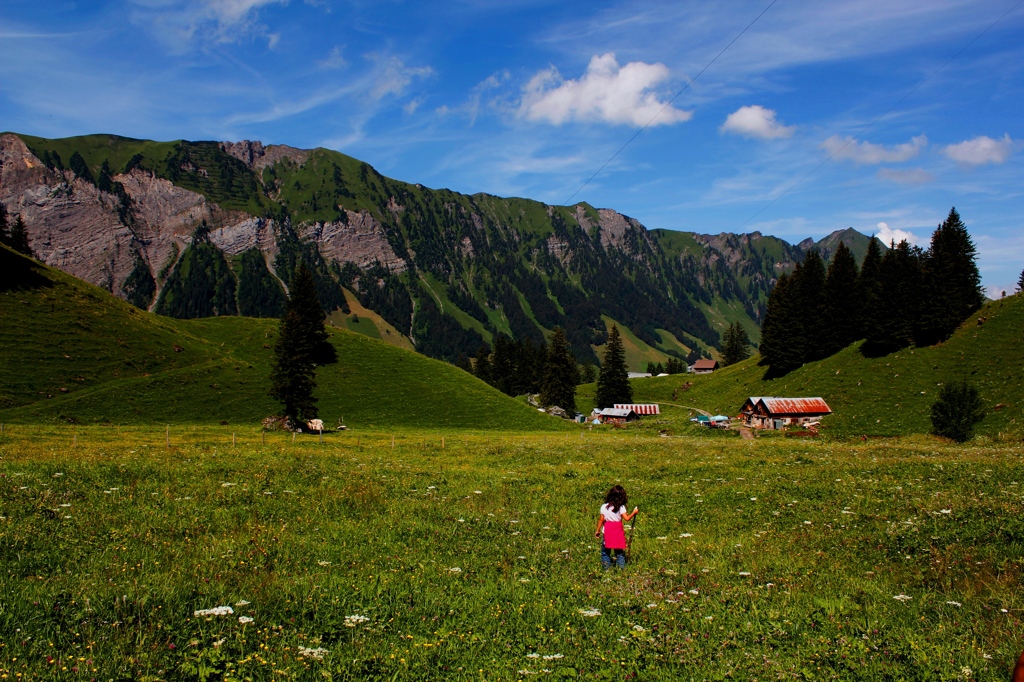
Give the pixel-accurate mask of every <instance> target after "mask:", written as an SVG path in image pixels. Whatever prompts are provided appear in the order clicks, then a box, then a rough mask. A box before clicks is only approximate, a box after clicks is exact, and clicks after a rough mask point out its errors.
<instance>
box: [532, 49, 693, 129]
mask: <svg viewBox="0 0 1024 682" xmlns="http://www.w3.org/2000/svg"><path fill="white" fill-rule="evenodd" d="M671 77H672V73H671V72H670V71H669V69H668V67H667V66H665V65H664V64H645V63H644V62H630V63H628V64H626V65H625V66H619V63H618V61H616V59H615V55H614V54H613V53H611V52H609V53H607V54H603V55H594V56H593V57H592V58H591V60H590V63H589V64H588V65H587V70H586V72H585V73H584V74H583V76H582V77H580V79H579V80H572V79H570V80H565V79H563V78H562V76H561V74H560V73H559V72H558V70H557V69H555V68H554V67H551V68H548V69H545V70H543V71H540V72H539V73H537V74H536V75H535V76H534V77H533V78H531V79H530V81H529V82H528V83H527V84H526V86H525V87H524V88H523V99H522V103H521V105H520V108H519V114H520V116H522V117H523V118H525V119H527V120H530V121H545V122H547V123H553V124H555V125H561V124H563V123H566V122H568V121H583V122H600V123H613V124H625V125H631V126H635V127H640V126H644V125H647V124H648V123H649V122H650V124H651V125H652V126H657V125H671V124H673V123H681V122H683V121H688V120H690V118H691V117H692V116H693V113H692V112H689V111H683V110H681V109H676V108H675V107H673V106H670V105H668V104H667V103H666V102H664V101H662V100H661V99H660V98H659V97H658V95H657V94H656V93H654V92H652V89H653V88H654V87H656V86H657V85H659V84H661V83H664V82H665V81H667V80H669V79H670V78H671ZM652 119H653V120H652Z"/></svg>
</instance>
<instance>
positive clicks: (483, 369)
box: [473, 344, 493, 385]
mask: <svg viewBox="0 0 1024 682" xmlns="http://www.w3.org/2000/svg"><path fill="white" fill-rule="evenodd" d="M475 360H476V362H474V363H473V374H475V375H476V378H477V379H479V380H480V381H483V382H485V383H488V384H492V385H493V383H492V379H491V351H490V349H489V348H488V347H487V344H484V345H482V346H480V350H478V351H477V352H476V358H475Z"/></svg>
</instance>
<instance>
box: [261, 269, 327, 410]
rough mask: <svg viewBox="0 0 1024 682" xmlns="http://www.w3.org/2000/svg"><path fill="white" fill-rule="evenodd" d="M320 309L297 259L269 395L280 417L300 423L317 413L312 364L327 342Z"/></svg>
mask: <svg viewBox="0 0 1024 682" xmlns="http://www.w3.org/2000/svg"><path fill="white" fill-rule="evenodd" d="M325 318H326V315H325V314H324V310H323V308H322V307H321V306H320V300H319V299H318V298H317V295H316V282H315V281H314V280H313V275H312V273H310V271H309V268H308V267H306V264H305V262H300V264H299V267H298V269H296V271H295V276H294V277H293V278H292V283H291V286H290V287H289V291H288V304H287V306H286V308H285V313H284V317H283V318H281V324H280V326H279V331H278V337H277V343H276V344H275V345H274V366H273V368H272V369H271V375H270V378H271V388H270V396H271V397H272V398H274V399H275V400H277V401H278V402H279V403H280V404H281V407H282V409H283V410H284V416H286V417H289V418H290V419H291V420H292V421H293V422H298V423H304V422H306V421H308V420H310V419H314V418H316V417H317V415H318V410H317V405H316V403H317V399H316V397H315V396H314V395H313V391H314V389H316V365H317V362H318V361H319V360H320V359H321V358H322V357H323V356H324V348H323V347H324V346H325V345H329V341H328V336H327V329H326V328H325V327H324V319H325Z"/></svg>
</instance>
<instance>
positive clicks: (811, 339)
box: [793, 248, 828, 362]
mask: <svg viewBox="0 0 1024 682" xmlns="http://www.w3.org/2000/svg"><path fill="white" fill-rule="evenodd" d="M793 283H794V286H795V288H796V291H797V305H798V314H797V319H796V322H797V323H799V326H800V327H802V330H801V331H802V337H803V344H802V357H801V360H802V361H803V362H811V361H813V360H821V359H822V358H824V357H827V356H828V353H826V352H825V345H826V343H825V341H826V333H827V331H826V327H825V295H824V292H825V262H824V261H823V260H822V259H821V254H820V253H818V250H817V249H814V248H812V249H810V250H809V251H808V252H807V253H806V254H805V255H804V260H803V263H801V264H800V267H799V268H797V270H796V271H795V272H794V273H793Z"/></svg>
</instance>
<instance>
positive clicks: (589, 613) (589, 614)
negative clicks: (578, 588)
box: [580, 609, 601, 618]
mask: <svg viewBox="0 0 1024 682" xmlns="http://www.w3.org/2000/svg"><path fill="white" fill-rule="evenodd" d="M580 615H581V616H584V617H586V618H597V617H598V616H600V615H601V612H600V611H598V610H597V609H580Z"/></svg>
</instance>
